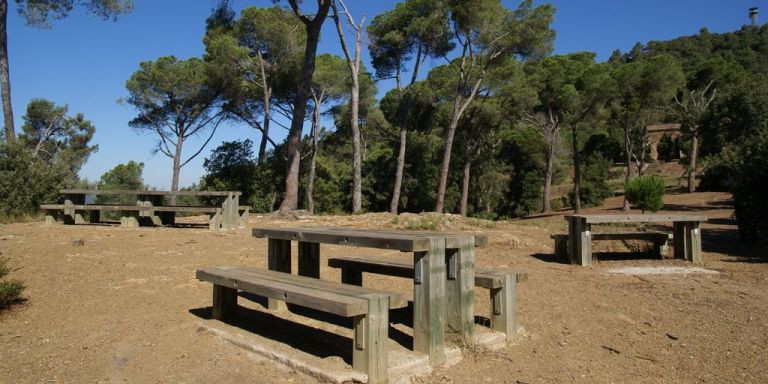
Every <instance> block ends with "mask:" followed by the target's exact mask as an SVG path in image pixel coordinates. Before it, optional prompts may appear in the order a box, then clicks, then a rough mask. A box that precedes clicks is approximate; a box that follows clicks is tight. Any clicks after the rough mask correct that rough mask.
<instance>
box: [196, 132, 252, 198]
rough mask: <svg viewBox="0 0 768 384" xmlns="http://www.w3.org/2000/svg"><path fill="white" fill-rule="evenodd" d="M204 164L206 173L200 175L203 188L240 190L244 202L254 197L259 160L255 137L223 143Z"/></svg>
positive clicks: (207, 189) (208, 189) (209, 189)
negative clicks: (254, 147)
mask: <svg viewBox="0 0 768 384" xmlns="http://www.w3.org/2000/svg"><path fill="white" fill-rule="evenodd" d="M203 168H205V170H206V174H205V175H204V176H203V177H202V178H201V179H200V189H201V190H206V191H240V192H242V193H243V194H242V196H241V197H240V198H241V199H242V201H243V202H250V201H251V199H252V198H253V195H254V182H255V180H256V160H255V159H254V158H253V142H251V140H247V139H246V140H245V141H225V142H223V143H221V145H219V146H218V147H217V148H216V149H214V150H213V151H211V154H210V156H209V157H207V158H206V159H205V160H204V161H203Z"/></svg>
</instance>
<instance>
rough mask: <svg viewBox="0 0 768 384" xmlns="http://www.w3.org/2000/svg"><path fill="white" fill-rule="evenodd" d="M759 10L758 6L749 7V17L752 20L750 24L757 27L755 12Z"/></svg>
mask: <svg viewBox="0 0 768 384" xmlns="http://www.w3.org/2000/svg"><path fill="white" fill-rule="evenodd" d="M759 10H760V8H758V7H752V8H750V9H749V19H750V20H752V26H753V27H757V13H758V11H759Z"/></svg>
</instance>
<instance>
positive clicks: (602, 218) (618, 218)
mask: <svg viewBox="0 0 768 384" xmlns="http://www.w3.org/2000/svg"><path fill="white" fill-rule="evenodd" d="M569 217H582V218H584V219H585V220H586V223H587V224H608V223H659V222H681V221H694V222H704V221H707V217H706V216H700V215H685V214H676V213H672V214H650V215H637V214H631V215H572V216H566V217H565V219H566V220H568V218H569Z"/></svg>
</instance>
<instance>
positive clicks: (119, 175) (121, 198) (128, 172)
mask: <svg viewBox="0 0 768 384" xmlns="http://www.w3.org/2000/svg"><path fill="white" fill-rule="evenodd" d="M143 171H144V163H137V162H135V161H132V160H131V161H129V162H128V163H126V164H118V165H116V166H115V167H114V168H112V169H110V170H109V171H107V172H105V173H104V174H103V175H101V180H100V181H99V183H98V184H97V186H98V188H99V189H107V190H110V189H111V190H133V191H137V190H138V191H140V190H144V189H146V186H145V185H144V180H142V178H141V174H142V172H143ZM96 201H97V202H98V203H100V204H107V203H109V204H120V205H135V204H136V199H135V198H133V197H131V196H127V195H118V196H109V195H99V196H97V197H96ZM102 218H106V219H113V220H115V219H120V213H119V212H110V211H105V212H102Z"/></svg>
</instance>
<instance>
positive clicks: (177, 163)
mask: <svg viewBox="0 0 768 384" xmlns="http://www.w3.org/2000/svg"><path fill="white" fill-rule="evenodd" d="M181 132H182V134H180V135H179V137H178V139H177V141H176V151H175V152H174V153H173V177H172V178H171V191H172V192H178V190H179V173H181V148H182V147H183V146H184V135H183V132H184V131H183V130H182V131H181ZM170 203H171V205H176V195H171V199H170Z"/></svg>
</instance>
